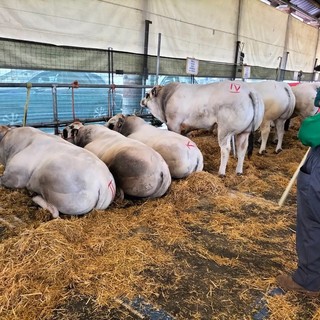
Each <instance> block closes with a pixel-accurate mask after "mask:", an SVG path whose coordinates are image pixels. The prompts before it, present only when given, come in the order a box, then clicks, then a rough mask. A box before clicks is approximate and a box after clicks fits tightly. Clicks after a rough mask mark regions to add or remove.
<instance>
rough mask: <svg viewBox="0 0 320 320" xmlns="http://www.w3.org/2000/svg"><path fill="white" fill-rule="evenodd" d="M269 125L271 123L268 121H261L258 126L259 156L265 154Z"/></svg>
mask: <svg viewBox="0 0 320 320" xmlns="http://www.w3.org/2000/svg"><path fill="white" fill-rule="evenodd" d="M270 125H271V122H270V121H269V120H263V121H262V123H261V125H260V132H261V145H260V150H259V153H260V154H263V153H265V152H266V148H267V141H268V138H269V134H270Z"/></svg>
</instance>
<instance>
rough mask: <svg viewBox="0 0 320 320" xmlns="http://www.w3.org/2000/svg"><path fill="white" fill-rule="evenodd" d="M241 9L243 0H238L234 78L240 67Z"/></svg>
mask: <svg viewBox="0 0 320 320" xmlns="http://www.w3.org/2000/svg"><path fill="white" fill-rule="evenodd" d="M241 10H242V0H238V19H237V30H236V41H237V42H236V50H235V56H234V68H233V77H232V80H235V79H236V77H237V69H238V60H239V48H240V43H241V42H240V41H239V30H240V22H241Z"/></svg>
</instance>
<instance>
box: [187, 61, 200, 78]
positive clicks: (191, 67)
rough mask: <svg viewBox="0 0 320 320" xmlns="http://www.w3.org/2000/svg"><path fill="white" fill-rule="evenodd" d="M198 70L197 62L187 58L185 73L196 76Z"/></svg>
mask: <svg viewBox="0 0 320 320" xmlns="http://www.w3.org/2000/svg"><path fill="white" fill-rule="evenodd" d="M198 69H199V60H197V59H194V58H187V66H186V72H187V73H188V74H193V75H197V74H198Z"/></svg>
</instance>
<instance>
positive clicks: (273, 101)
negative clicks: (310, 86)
mask: <svg viewBox="0 0 320 320" xmlns="http://www.w3.org/2000/svg"><path fill="white" fill-rule="evenodd" d="M249 85H250V86H252V87H253V88H254V89H256V90H257V91H258V92H259V94H260V95H261V96H262V99H263V101H264V105H265V113H264V119H266V120H275V119H278V118H281V119H285V120H286V119H289V118H290V117H291V115H292V113H293V111H294V108H295V102H296V99H295V96H294V94H293V92H292V89H291V87H290V86H289V85H288V84H287V83H285V82H279V81H275V80H268V81H261V82H255V83H250V84H249Z"/></svg>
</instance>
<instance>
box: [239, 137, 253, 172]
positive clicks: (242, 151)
mask: <svg viewBox="0 0 320 320" xmlns="http://www.w3.org/2000/svg"><path fill="white" fill-rule="evenodd" d="M249 135H250V132H242V133H240V134H237V135H236V148H237V157H238V162H237V168H236V173H237V174H238V175H241V174H242V173H243V163H244V158H245V156H246V153H247V150H248V141H249Z"/></svg>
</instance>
